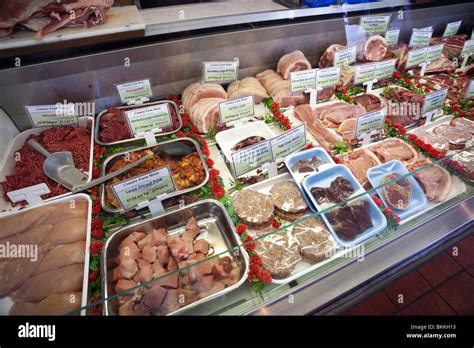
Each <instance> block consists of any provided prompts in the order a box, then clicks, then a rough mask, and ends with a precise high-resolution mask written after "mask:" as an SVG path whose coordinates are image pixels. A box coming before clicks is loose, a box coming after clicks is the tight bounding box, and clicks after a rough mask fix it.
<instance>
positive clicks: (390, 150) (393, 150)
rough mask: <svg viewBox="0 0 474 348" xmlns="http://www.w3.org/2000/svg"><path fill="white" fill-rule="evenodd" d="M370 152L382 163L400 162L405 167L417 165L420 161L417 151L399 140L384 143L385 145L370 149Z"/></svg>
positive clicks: (381, 144)
mask: <svg viewBox="0 0 474 348" xmlns="http://www.w3.org/2000/svg"><path fill="white" fill-rule="evenodd" d="M370 150H371V151H372V152H373V153H374V154H375V155H376V156H377V157H378V158H379V159H380V161H381V162H382V163H385V162H388V161H391V160H398V161H401V162H402V163H403V164H405V165H410V164H413V163H415V162H416V161H417V159H418V154H417V152H416V151H415V149H414V148H413V147H411V146H410V145H408V144H407V143H405V142H403V141H401V140H398V139H390V140H387V141H384V142H383V143H380V144H377V145H374V146H372V147H370Z"/></svg>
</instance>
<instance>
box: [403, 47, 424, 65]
mask: <svg viewBox="0 0 474 348" xmlns="http://www.w3.org/2000/svg"><path fill="white" fill-rule="evenodd" d="M426 51H427V47H424V48H419V49H417V50H413V51H408V56H407V62H406V64H405V68H411V67H413V66H419V65H420V64H423V63H424V62H425V60H426V59H425V58H426Z"/></svg>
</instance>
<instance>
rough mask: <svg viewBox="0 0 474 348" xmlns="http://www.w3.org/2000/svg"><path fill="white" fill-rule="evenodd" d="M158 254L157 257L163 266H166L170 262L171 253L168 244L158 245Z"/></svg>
mask: <svg viewBox="0 0 474 348" xmlns="http://www.w3.org/2000/svg"><path fill="white" fill-rule="evenodd" d="M156 255H157V258H158V262H159V263H160V265H162V266H163V267H165V266H166V265H167V264H168V262H169V261H170V253H169V251H168V247H167V246H164V245H160V246H157V247H156ZM173 261H174V260H173Z"/></svg>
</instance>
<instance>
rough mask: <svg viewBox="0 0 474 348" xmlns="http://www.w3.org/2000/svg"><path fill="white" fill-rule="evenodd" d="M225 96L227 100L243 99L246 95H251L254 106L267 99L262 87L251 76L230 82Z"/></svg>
mask: <svg viewBox="0 0 474 348" xmlns="http://www.w3.org/2000/svg"><path fill="white" fill-rule="evenodd" d="M227 95H228V97H229V100H232V99H237V98H240V97H244V96H246V95H253V97H254V101H255V103H256V104H258V103H260V102H262V100H263V99H265V98H268V97H269V95H268V93H267V91H266V90H265V87H263V86H262V84H261V83H260V82H259V81H258V80H257V79H256V78H255V77H251V76H248V77H245V78H243V79H242V80H237V81H234V82H232V83H231V84H230V85H229V86H228V87H227Z"/></svg>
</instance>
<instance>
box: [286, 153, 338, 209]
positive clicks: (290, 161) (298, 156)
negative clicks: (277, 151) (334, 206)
mask: <svg viewBox="0 0 474 348" xmlns="http://www.w3.org/2000/svg"><path fill="white" fill-rule="evenodd" d="M314 156H317V157H319V158H320V159H321V161H323V162H326V163H328V164H331V165H334V161H333V160H332V158H331V156H329V154H328V153H327V152H326V150H324V149H323V148H322V147H313V148H312V149H308V150H305V151H301V152H296V153H294V154H292V155H290V156H288V157H287V158H285V165H286V167H287V168H288V171H289V172H290V174H291V176H292V177H293V180H294V181H295V182H296V185H298V187H299V188H300V190H301V192H303V195H304V197H305V199H306V201H307V202H308V205H309V208H310V209H311V210H312V211H313V212H315V213H316V212H317V210H316V207H315V206H314V204H313V202H312V200H311V198H310V197H309V196H308V194H307V193H306V191H305V190H303V185H302V183H301V182H299V179H298V176H297V175H296V173H294V172H293V171H292V170H291V167H293V165H294V164H295V163H296V162H298V161H300V160H304V159H310V158H312V157H314Z"/></svg>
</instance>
